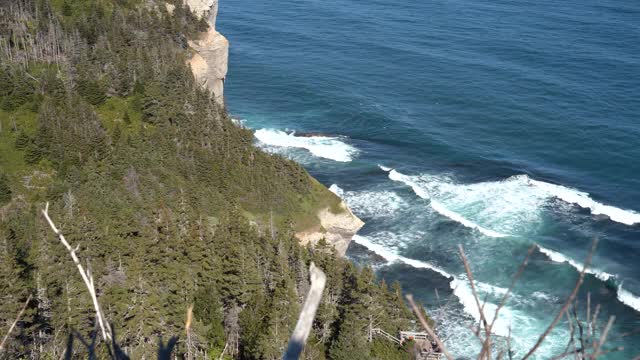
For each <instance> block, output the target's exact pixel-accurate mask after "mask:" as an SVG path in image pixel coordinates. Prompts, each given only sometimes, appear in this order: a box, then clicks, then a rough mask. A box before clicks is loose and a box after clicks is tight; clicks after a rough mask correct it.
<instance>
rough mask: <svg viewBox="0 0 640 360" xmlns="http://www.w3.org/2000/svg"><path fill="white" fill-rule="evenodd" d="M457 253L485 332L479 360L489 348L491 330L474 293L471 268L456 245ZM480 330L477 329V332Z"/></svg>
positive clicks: (460, 247)
mask: <svg viewBox="0 0 640 360" xmlns="http://www.w3.org/2000/svg"><path fill="white" fill-rule="evenodd" d="M458 251H459V252H460V258H462V263H463V264H464V270H465V271H466V273H467V278H468V279H469V284H470V285H471V293H472V294H473V299H474V300H475V302H476V306H478V311H479V312H480V322H481V323H482V325H483V326H484V330H485V341H484V342H483V344H482V350H481V351H480V356H479V357H478V358H479V359H480V358H481V357H482V355H483V354H484V353H485V347H490V346H491V329H490V328H489V322H488V321H487V318H486V317H485V316H484V306H483V305H480V299H479V298H478V293H477V291H476V285H475V281H474V280H473V274H472V273H471V266H470V265H469V261H468V260H467V257H466V256H465V254H464V249H463V248H462V245H458ZM479 330H480V329H478V331H479Z"/></svg>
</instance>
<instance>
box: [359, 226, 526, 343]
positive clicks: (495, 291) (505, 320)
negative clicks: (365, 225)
mask: <svg viewBox="0 0 640 360" xmlns="http://www.w3.org/2000/svg"><path fill="white" fill-rule="evenodd" d="M353 241H354V242H355V243H357V244H360V245H362V246H364V247H366V248H367V249H369V251H372V252H374V253H375V254H377V255H378V256H380V257H382V258H384V259H385V260H386V261H387V262H389V263H402V264H406V265H409V266H412V267H414V268H418V269H429V270H432V271H435V272H437V273H438V274H440V275H442V276H444V277H445V278H447V279H449V280H450V282H449V287H450V288H451V290H452V291H453V294H454V295H455V297H456V298H457V299H458V302H459V303H460V304H461V305H462V307H463V308H464V311H465V312H466V313H467V314H469V315H471V316H472V317H473V318H474V319H475V320H476V321H479V320H480V318H481V316H480V311H479V309H478V306H477V304H476V302H475V298H474V296H473V292H472V290H471V286H470V285H469V280H468V279H467V278H466V277H464V276H459V277H456V276H454V275H451V274H449V273H448V272H446V271H445V270H443V269H441V268H439V267H437V266H435V265H432V264H429V263H427V262H424V261H420V260H415V259H410V258H407V257H404V256H401V255H398V254H396V253H395V252H393V251H392V250H389V249H387V248H385V247H384V246H382V245H379V244H376V243H374V242H372V241H371V240H370V239H369V238H367V237H365V236H361V235H355V236H354V237H353ZM475 284H476V287H477V290H478V291H479V292H480V293H484V294H491V295H493V296H502V295H504V294H505V293H506V292H507V289H504V288H500V287H497V286H493V285H490V284H485V283H482V282H479V281H476V282H475ZM496 308H497V305H495V304H493V303H490V302H486V303H485V304H484V308H483V309H484V317H485V318H486V319H487V321H489V323H491V322H492V321H493V316H494V314H495V310H496ZM519 321H530V319H529V318H528V317H527V316H526V315H524V314H523V313H521V312H520V311H517V310H512V309H510V308H508V307H503V308H502V309H501V312H500V314H499V315H498V319H497V320H496V322H495V324H494V327H493V328H492V332H493V333H494V334H496V335H498V336H505V337H506V336H508V335H509V327H510V326H511V324H512V323H514V322H519Z"/></svg>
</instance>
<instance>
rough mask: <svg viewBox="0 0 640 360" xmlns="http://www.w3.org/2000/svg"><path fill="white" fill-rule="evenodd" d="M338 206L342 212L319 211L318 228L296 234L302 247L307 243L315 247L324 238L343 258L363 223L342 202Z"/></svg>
mask: <svg viewBox="0 0 640 360" xmlns="http://www.w3.org/2000/svg"><path fill="white" fill-rule="evenodd" d="M340 206H341V207H342V212H340V213H338V214H334V213H333V212H331V211H330V210H329V209H328V208H326V209H322V210H320V212H319V213H318V218H319V219H320V225H321V226H320V228H319V229H311V230H309V231H301V232H298V233H296V237H297V238H298V239H299V240H300V242H301V243H302V244H303V245H305V244H309V243H311V244H313V245H315V244H317V243H318V241H320V240H321V239H322V238H324V239H325V240H326V241H327V243H329V244H331V245H333V247H334V248H335V249H336V252H337V253H338V255H340V256H344V254H345V253H346V252H347V248H348V247H349V243H350V242H351V238H352V237H353V235H355V234H356V233H357V232H358V230H360V228H362V226H364V222H363V221H362V220H360V219H359V218H358V217H357V216H355V215H353V213H352V212H351V210H349V208H348V207H347V204H345V203H344V201H343V202H341V203H340Z"/></svg>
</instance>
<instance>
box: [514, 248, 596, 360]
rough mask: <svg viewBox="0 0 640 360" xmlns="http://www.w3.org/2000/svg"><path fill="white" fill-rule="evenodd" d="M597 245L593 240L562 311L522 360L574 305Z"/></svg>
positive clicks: (540, 342)
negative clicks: (570, 306) (572, 304)
mask: <svg viewBox="0 0 640 360" xmlns="http://www.w3.org/2000/svg"><path fill="white" fill-rule="evenodd" d="M597 244H598V239H595V240H593V243H592V244H591V249H590V250H589V254H588V255H587V259H586V261H585V263H584V266H583V267H582V271H580V277H579V278H578V281H577V282H576V286H575V287H574V288H573V291H572V292H571V294H570V295H569V297H568V298H567V301H565V303H564V305H563V306H562V309H560V311H559V312H558V314H557V315H556V316H555V318H554V319H553V321H552V322H551V324H549V327H547V329H546V330H545V331H544V333H542V335H540V337H539V338H538V341H536V344H535V345H534V346H533V347H532V348H531V349H530V350H529V352H528V353H527V354H526V355H525V356H524V357H523V358H522V360H527V359H528V358H529V357H530V356H531V355H532V354H533V353H534V352H535V351H536V350H537V349H538V347H539V346H540V344H542V342H543V341H544V339H545V338H546V337H547V335H549V333H550V332H551V330H553V328H555V327H556V325H557V324H558V321H560V319H561V318H562V316H563V315H564V313H565V312H566V311H567V309H568V308H569V305H571V303H573V301H574V300H575V298H576V295H578V290H580V287H581V286H582V283H583V282H584V274H585V272H586V271H587V268H588V267H589V265H591V259H592V257H593V253H594V251H595V250H596V245H597Z"/></svg>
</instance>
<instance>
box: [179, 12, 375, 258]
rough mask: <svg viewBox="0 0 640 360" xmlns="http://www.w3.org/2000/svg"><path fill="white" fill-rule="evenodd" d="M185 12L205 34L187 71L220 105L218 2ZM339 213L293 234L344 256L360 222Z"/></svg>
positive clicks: (225, 54) (223, 44)
mask: <svg viewBox="0 0 640 360" xmlns="http://www.w3.org/2000/svg"><path fill="white" fill-rule="evenodd" d="M186 4H187V5H188V6H189V8H190V9H191V10H192V11H193V12H194V13H195V14H196V15H198V16H200V17H205V18H206V19H207V21H208V23H209V31H208V32H207V33H206V34H202V36H201V37H200V39H198V40H194V41H190V42H189V46H190V47H191V48H192V49H193V50H194V54H193V56H192V57H191V59H189V65H191V71H193V74H194V76H195V78H196V80H197V81H198V82H200V83H201V84H202V85H204V86H206V87H207V88H208V89H209V90H211V91H212V92H213V94H214V95H215V98H216V101H217V102H218V103H219V104H221V105H224V98H223V95H224V79H225V77H226V75H227V66H228V58H229V41H227V39H226V38H225V37H224V36H223V35H222V34H220V33H219V32H218V31H217V30H216V17H217V15H218V0H186ZM340 206H341V207H342V211H341V212H339V213H333V212H331V211H330V209H329V208H325V209H323V210H320V211H319V213H318V218H319V219H320V224H318V225H317V226H315V227H314V228H312V229H309V230H306V231H301V232H298V233H296V237H297V238H298V239H299V240H300V242H301V243H302V244H308V243H311V244H313V245H315V244H317V243H318V241H320V240H321V239H323V238H324V239H325V240H326V241H327V243H329V244H330V245H332V246H333V247H334V248H335V249H336V252H337V253H338V254H339V255H340V256H344V254H345V252H346V251H347V247H349V243H350V242H351V238H352V237H353V235H355V234H356V232H358V230H360V228H362V226H363V225H364V222H362V220H360V219H359V218H358V217H356V216H355V215H353V213H352V212H351V210H349V208H348V207H347V204H345V203H344V202H342V203H341V204H340Z"/></svg>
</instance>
